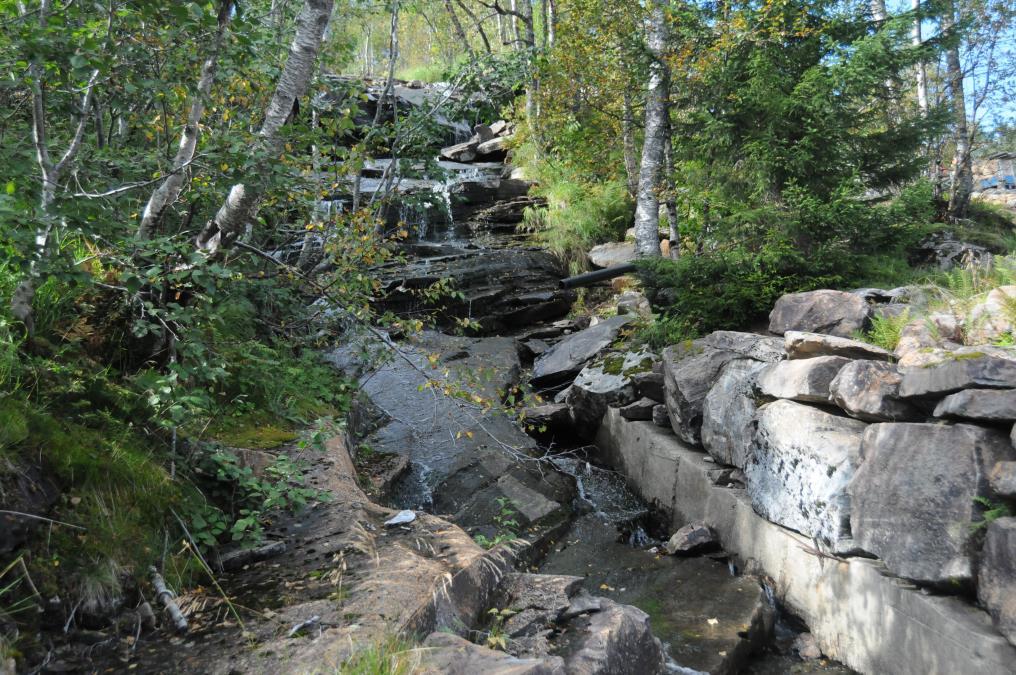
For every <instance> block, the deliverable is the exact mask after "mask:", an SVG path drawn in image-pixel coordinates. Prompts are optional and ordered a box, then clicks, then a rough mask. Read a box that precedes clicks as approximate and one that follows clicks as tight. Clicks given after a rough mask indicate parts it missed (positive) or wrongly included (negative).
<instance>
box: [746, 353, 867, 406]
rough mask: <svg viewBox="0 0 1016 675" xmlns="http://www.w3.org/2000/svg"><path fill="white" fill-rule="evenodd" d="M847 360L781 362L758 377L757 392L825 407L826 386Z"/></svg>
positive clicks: (842, 358) (827, 358)
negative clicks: (823, 404)
mask: <svg viewBox="0 0 1016 675" xmlns="http://www.w3.org/2000/svg"><path fill="white" fill-rule="evenodd" d="M849 362H850V359H846V358H844V357H842V356H816V357H814V358H811V359H800V360H795V361H780V362H779V363H774V364H773V365H771V366H768V367H767V368H766V369H765V371H763V372H762V373H760V374H759V376H758V388H759V391H760V392H762V394H764V395H765V396H771V397H772V398H787V399H791V400H794V401H803V402H806V403H828V402H829V401H830V400H831V399H830V396H829V385H830V383H832V381H833V379H834V378H835V377H836V375H837V374H839V372H840V369H841V368H843V366H845V365H847V364H848V363H849Z"/></svg>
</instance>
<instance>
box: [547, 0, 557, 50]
mask: <svg viewBox="0 0 1016 675" xmlns="http://www.w3.org/2000/svg"><path fill="white" fill-rule="evenodd" d="M546 2H547V14H546V16H547V46H548V47H553V46H554V33H555V32H556V30H557V8H556V7H555V6H554V0H546Z"/></svg>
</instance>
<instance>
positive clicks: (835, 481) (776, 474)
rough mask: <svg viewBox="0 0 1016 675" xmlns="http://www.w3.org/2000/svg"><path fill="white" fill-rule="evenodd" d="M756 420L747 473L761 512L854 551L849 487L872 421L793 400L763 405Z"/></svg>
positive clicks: (750, 493)
mask: <svg viewBox="0 0 1016 675" xmlns="http://www.w3.org/2000/svg"><path fill="white" fill-rule="evenodd" d="M755 423H756V430H755V438H754V443H753V445H752V447H751V449H750V450H749V452H748V456H747V461H746V464H745V467H744V474H745V476H746V479H747V484H748V496H749V497H750V498H751V504H752V507H753V508H754V509H755V511H756V513H758V514H759V515H761V516H763V517H764V518H766V519H767V520H769V521H770V522H773V523H777V524H779V525H783V526H784V527H789V528H790V529H792V530H797V531H798V532H800V533H801V534H804V535H806V536H809V537H813V538H815V539H817V540H818V541H820V542H822V543H824V544H826V545H827V546H830V547H831V548H832V549H833V550H834V551H842V552H846V551H849V550H851V549H852V543H851V541H850V514H851V509H852V506H851V499H850V495H849V494H848V492H847V486H848V485H849V483H850V480H851V479H852V478H853V477H854V471H855V470H856V468H857V465H858V463H859V461H860V446H861V435H862V434H863V432H864V429H865V426H866V425H865V424H864V423H863V422H860V421H858V420H854V419H850V418H847V417H840V416H838V415H833V414H830V413H827V412H825V411H822V410H819V409H818V408H813V407H811V406H806V405H801V404H800V403H793V402H791V401H776V402H775V403H770V404H768V405H764V406H762V407H761V408H759V410H758V413H757V414H756V416H755Z"/></svg>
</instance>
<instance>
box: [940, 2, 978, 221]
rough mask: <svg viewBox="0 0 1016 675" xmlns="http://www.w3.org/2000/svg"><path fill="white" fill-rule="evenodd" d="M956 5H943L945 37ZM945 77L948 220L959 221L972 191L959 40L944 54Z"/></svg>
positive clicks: (952, 29) (951, 27)
mask: <svg viewBox="0 0 1016 675" xmlns="http://www.w3.org/2000/svg"><path fill="white" fill-rule="evenodd" d="M957 21H958V16H957V7H956V3H955V2H953V1H950V2H948V3H947V5H946V8H945V12H944V13H943V15H942V30H943V32H945V33H947V34H951V33H954V32H955V31H956V30H957ZM945 68H946V71H945V74H946V81H947V82H948V84H949V105H950V108H951V110H952V115H953V141H954V142H955V145H956V150H955V154H954V155H953V163H952V170H951V171H950V178H951V183H952V189H951V191H950V193H949V217H950V218H953V219H956V218H963V217H964V216H966V213H967V207H968V206H969V205H970V193H971V192H973V190H974V172H973V159H972V157H971V152H970V132H969V130H968V126H967V103H966V95H965V91H964V84H963V66H962V64H961V62H960V46H959V40H958V39H956V37H955V36H954V37H953V41H952V44H950V45H949V47H948V48H947V49H946V52H945Z"/></svg>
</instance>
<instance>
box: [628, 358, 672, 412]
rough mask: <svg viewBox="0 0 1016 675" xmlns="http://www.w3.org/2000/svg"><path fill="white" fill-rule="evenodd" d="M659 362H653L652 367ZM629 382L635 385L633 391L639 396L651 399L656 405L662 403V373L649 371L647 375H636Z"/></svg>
mask: <svg viewBox="0 0 1016 675" xmlns="http://www.w3.org/2000/svg"><path fill="white" fill-rule="evenodd" d="M658 363H659V362H654V364H653V365H654V366H655V365H657V364H658ZM631 381H632V382H633V383H634V384H635V391H636V393H637V394H638V395H639V396H642V397H645V398H651V399H653V400H654V401H656V402H657V403H663V401H664V393H663V372H662V371H661V372H655V371H651V372H648V373H637V374H635V375H633V376H632V378H631Z"/></svg>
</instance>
